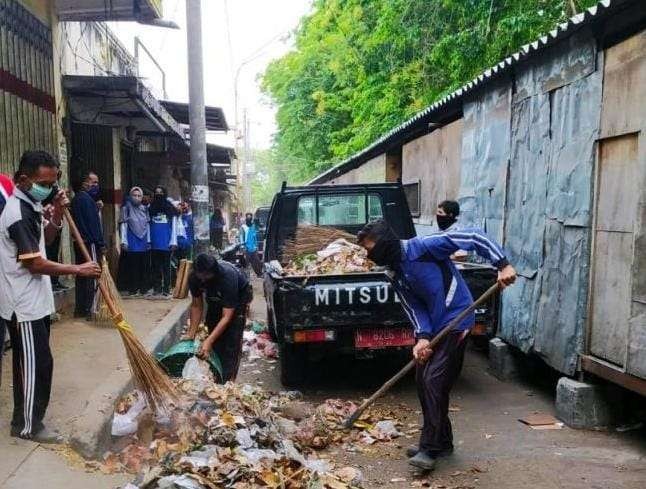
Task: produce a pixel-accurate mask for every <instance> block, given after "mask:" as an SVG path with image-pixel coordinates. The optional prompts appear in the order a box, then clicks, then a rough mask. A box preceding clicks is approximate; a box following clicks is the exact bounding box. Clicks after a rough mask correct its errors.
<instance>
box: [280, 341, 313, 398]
mask: <svg viewBox="0 0 646 489" xmlns="http://www.w3.org/2000/svg"><path fill="white" fill-rule="evenodd" d="M306 362H307V357H306V356H305V352H304V351H302V350H301V349H297V348H294V345H289V344H284V343H283V344H282V345H281V346H280V382H281V384H283V385H284V386H285V387H297V386H299V385H301V384H302V383H303V382H304V381H305V371H306V370H305V367H306Z"/></svg>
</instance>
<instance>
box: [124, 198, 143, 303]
mask: <svg viewBox="0 0 646 489" xmlns="http://www.w3.org/2000/svg"><path fill="white" fill-rule="evenodd" d="M143 196H144V193H143V191H142V190H141V188H140V187H132V188H131V189H130V195H129V196H128V198H127V199H126V202H125V203H124V205H123V207H122V208H121V223H120V231H121V250H122V253H123V260H124V265H125V266H124V272H125V275H126V276H125V281H124V282H125V284H124V285H125V286H126V288H127V292H128V293H129V295H130V296H134V297H137V296H139V295H143V294H145V293H146V290H147V289H148V287H147V285H148V283H147V282H148V281H147V277H148V275H149V272H148V266H147V264H148V263H149V261H150V257H149V254H150V216H149V214H148V209H146V206H145V205H143V204H142V199H143Z"/></svg>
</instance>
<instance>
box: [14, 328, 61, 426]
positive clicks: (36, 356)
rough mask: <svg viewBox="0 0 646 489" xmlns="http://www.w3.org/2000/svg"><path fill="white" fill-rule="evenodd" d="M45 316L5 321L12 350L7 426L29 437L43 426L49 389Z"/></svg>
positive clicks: (50, 367)
mask: <svg viewBox="0 0 646 489" xmlns="http://www.w3.org/2000/svg"><path fill="white" fill-rule="evenodd" d="M49 326H50V323H49V317H44V318H42V319H39V320H37V321H25V322H17V321H16V320H15V316H14V319H13V320H12V321H11V322H10V324H9V335H10V336H11V348H12V353H13V418H12V420H11V427H12V429H13V430H14V431H19V432H20V436H22V437H25V438H29V437H31V435H33V434H35V433H38V431H40V430H41V429H42V428H43V418H44V417H45V411H46V410H47V406H48V404H49V395H50V392H51V389H52V372H53V368H54V359H53V358H52V352H51V350H50V349H49Z"/></svg>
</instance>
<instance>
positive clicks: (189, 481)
mask: <svg viewBox="0 0 646 489" xmlns="http://www.w3.org/2000/svg"><path fill="white" fill-rule="evenodd" d="M157 487H158V489H205V488H204V486H203V485H202V484H200V483H199V482H197V481H196V480H195V479H193V478H192V477H189V476H187V475H169V476H167V477H162V478H161V479H159V481H157Z"/></svg>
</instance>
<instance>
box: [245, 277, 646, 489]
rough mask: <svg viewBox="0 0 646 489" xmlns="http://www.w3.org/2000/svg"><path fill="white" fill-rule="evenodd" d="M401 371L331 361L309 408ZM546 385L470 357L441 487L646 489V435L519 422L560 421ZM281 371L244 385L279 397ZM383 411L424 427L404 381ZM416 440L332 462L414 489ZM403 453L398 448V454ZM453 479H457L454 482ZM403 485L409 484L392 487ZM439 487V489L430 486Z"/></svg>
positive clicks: (320, 370)
mask: <svg viewBox="0 0 646 489" xmlns="http://www.w3.org/2000/svg"><path fill="white" fill-rule="evenodd" d="M255 285H256V292H257V293H256V299H255V300H254V307H253V311H254V314H255V317H256V318H257V319H263V317H264V314H265V313H264V311H265V307H264V303H263V302H262V292H261V290H259V287H258V284H255ZM396 369H397V366H396V365H393V364H390V363H388V362H384V361H383V360H375V361H362V362H353V361H330V360H328V361H324V362H321V363H319V364H318V365H316V366H314V367H312V370H313V372H312V376H311V379H310V381H309V385H307V387H305V388H304V389H303V393H304V396H305V399H306V400H309V401H312V402H315V403H318V402H321V401H322V400H324V399H326V398H342V399H352V400H360V399H361V398H363V397H367V396H369V395H370V394H371V393H372V392H373V391H374V390H375V389H376V388H377V387H379V386H380V385H381V383H382V382H383V381H384V380H385V379H387V378H388V377H389V376H391V375H392V374H393V373H394V372H395V371H396ZM535 377H538V378H539V379H540V381H539V382H536V381H532V380H531V379H524V380H522V381H520V382H513V383H504V382H500V381H498V380H497V379H495V378H494V377H492V376H491V375H490V374H488V373H487V359H486V356H485V354H484V353H482V352H478V351H474V350H473V349H471V350H469V351H468V353H467V356H466V360H465V365H464V370H463V373H462V376H461V378H460V380H459V382H458V384H457V386H456V387H455V389H454V392H453V395H452V405H454V407H455V408H456V409H459V411H455V412H452V413H451V419H452V422H453V427H454V435H455V444H456V452H455V455H454V456H453V457H451V459H447V460H442V463H441V464H440V465H439V466H438V469H437V470H436V471H435V473H434V474H433V476H432V477H431V479H430V480H431V482H432V483H434V484H435V487H446V488H447V489H451V488H454V489H457V488H466V487H473V488H474V489H519V488H525V487H531V488H534V489H557V488H558V489H564V488H567V489H578V488H581V489H590V488H596V489H644V488H646V430H642V431H640V432H631V433H624V434H620V433H617V432H599V431H578V430H571V429H569V428H564V429H562V430H554V431H538V430H532V429H531V428H529V427H527V426H525V425H523V424H521V423H520V422H519V421H518V419H519V418H521V417H523V416H526V415H528V414H531V413H534V412H541V413H549V414H554V408H553V396H554V389H555V382H556V379H557V378H556V377H552V376H551V374H550V372H546V371H536V375H535ZM278 379H279V375H278V366H277V364H274V363H267V362H266V361H265V360H258V361H256V362H254V363H253V364H251V365H250V364H246V365H244V366H243V373H242V376H241V379H240V380H241V381H242V382H249V383H257V382H262V383H263V386H264V387H265V388H267V389H269V390H281V386H280V382H279V380H278ZM381 404H382V405H384V406H398V405H402V406H403V408H404V409H401V412H402V413H403V414H404V415H403V416H402V421H403V422H404V425H405V426H407V425H408V424H411V425H418V423H419V414H417V412H418V409H419V406H418V402H417V397H416V393H415V386H414V383H413V381H412V379H410V378H408V379H405V380H404V381H403V382H402V383H401V384H400V385H399V386H397V387H396V388H395V389H394V390H393V391H392V392H391V393H390V394H389V395H388V396H387V397H386V398H385V399H383V400H382V401H381ZM415 441H416V436H411V437H410V438H409V439H406V438H403V439H400V440H399V441H398V443H397V444H390V445H388V446H383V445H378V446H376V447H375V446H374V445H373V447H371V448H373V450H372V452H369V453H366V454H356V453H350V452H345V451H343V450H342V449H339V448H338V447H337V448H336V449H333V450H332V451H330V452H328V453H327V455H328V456H329V457H330V458H331V459H332V460H334V461H336V462H337V463H338V464H339V465H340V466H344V465H355V466H357V467H359V468H360V469H361V470H362V471H363V473H364V475H365V477H366V480H367V483H366V487H393V488H399V487H410V486H411V482H412V480H413V477H412V476H413V474H412V473H411V471H409V468H408V466H407V464H406V461H405V459H404V455H403V449H404V448H405V447H406V446H408V445H410V444H412V443H414V442H415ZM397 445H399V447H401V448H398V446H397ZM452 474H453V475H452ZM393 479H395V480H397V479H405V481H403V482H391V481H392V480H393ZM431 487H433V486H431Z"/></svg>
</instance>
